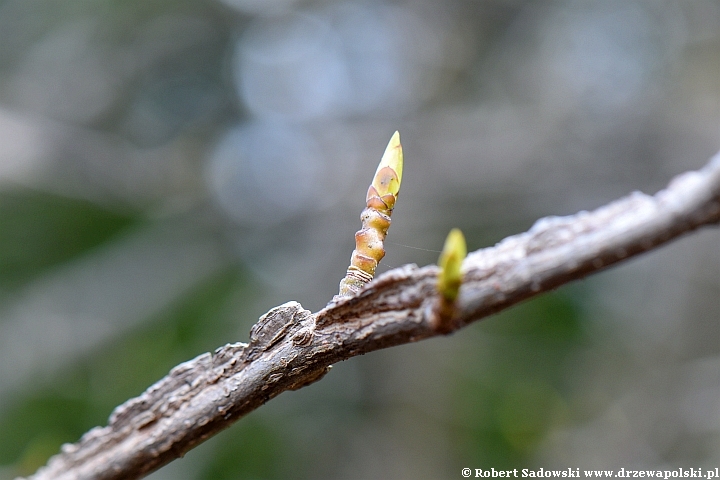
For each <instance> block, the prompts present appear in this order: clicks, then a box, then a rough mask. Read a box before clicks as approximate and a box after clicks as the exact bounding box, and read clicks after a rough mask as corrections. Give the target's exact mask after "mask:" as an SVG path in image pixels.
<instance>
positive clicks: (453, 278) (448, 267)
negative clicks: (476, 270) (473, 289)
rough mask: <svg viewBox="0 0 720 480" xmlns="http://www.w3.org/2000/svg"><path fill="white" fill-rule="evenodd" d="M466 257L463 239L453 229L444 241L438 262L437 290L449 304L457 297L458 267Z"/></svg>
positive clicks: (457, 230)
mask: <svg viewBox="0 0 720 480" xmlns="http://www.w3.org/2000/svg"><path fill="white" fill-rule="evenodd" d="M466 256H467V246H466V245H465V237H464V236H463V234H462V232H461V231H460V229H458V228H453V229H452V230H450V233H449V234H448V236H447V238H446V239H445V246H444V247H443V250H442V253H441V254H440V260H438V265H439V266H440V275H439V276H438V283H437V288H438V291H439V292H440V294H441V295H442V296H443V298H444V299H445V300H447V301H449V302H453V301H455V299H456V298H457V296H458V292H459V290H460V284H461V283H462V272H461V271H460V267H462V262H463V260H464V259H465V257H466Z"/></svg>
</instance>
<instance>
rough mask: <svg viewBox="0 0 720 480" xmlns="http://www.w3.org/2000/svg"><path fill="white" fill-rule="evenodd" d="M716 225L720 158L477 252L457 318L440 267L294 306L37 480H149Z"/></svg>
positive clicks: (276, 312) (130, 410)
mask: <svg viewBox="0 0 720 480" xmlns="http://www.w3.org/2000/svg"><path fill="white" fill-rule="evenodd" d="M718 222H720V154H718V155H716V156H715V157H714V158H713V159H711V160H710V162H709V163H708V164H707V165H706V166H705V167H704V168H702V169H701V170H699V171H694V172H687V173H684V174H682V175H680V176H678V177H676V178H675V179H674V180H673V181H672V182H671V183H670V184H669V185H668V187H667V188H666V189H664V190H662V191H660V192H658V193H657V194H656V195H654V196H648V195H644V194H642V193H639V192H635V193H633V194H631V195H629V196H627V197H625V198H622V199H620V200H617V201H614V202H612V203H610V204H608V205H606V206H604V207H601V208H599V209H597V210H595V211H592V212H580V213H577V214H575V215H572V216H567V217H548V218H543V219H540V220H538V221H537V222H536V223H535V225H534V226H533V227H532V228H531V229H530V230H529V231H527V232H525V233H522V234H519V235H515V236H512V237H508V238H506V239H505V240H503V241H502V242H500V243H499V244H497V245H496V246H494V247H490V248H485V249H481V250H477V251H475V252H473V253H471V254H470V255H469V256H468V257H467V258H466V259H465V261H464V263H463V272H464V278H463V284H462V287H461V290H460V295H459V297H458V299H457V300H456V302H455V304H454V311H453V312H452V315H451V317H450V318H442V319H440V318H438V314H437V312H438V308H437V307H438V302H439V300H438V295H437V292H436V287H435V285H436V278H437V274H438V267H436V266H427V267H423V268H418V267H417V266H414V265H408V266H404V267H401V268H398V269H395V270H391V271H389V272H387V273H385V274H384V275H381V276H379V277H378V278H377V279H375V280H374V281H372V282H370V283H369V284H368V285H366V286H365V287H364V288H363V289H362V290H361V291H360V292H359V293H358V294H357V295H356V296H353V297H351V298H342V299H341V298H337V297H336V299H334V300H333V301H332V302H331V303H330V304H328V306H327V307H326V308H324V309H323V310H321V311H319V312H317V313H314V314H313V313H311V312H309V311H308V310H305V309H303V308H302V306H301V305H300V304H299V303H297V302H288V303H286V304H284V305H280V306H278V307H275V308H273V309H272V310H270V311H269V312H268V313H266V314H265V315H263V316H262V317H261V318H260V320H259V321H258V323H256V324H255V325H254V326H253V328H252V330H251V332H250V341H249V343H247V344H245V343H235V344H229V345H225V346H223V347H220V348H218V349H217V350H216V351H215V352H214V353H213V354H210V353H205V354H202V355H200V356H198V357H196V358H194V359H193V360H190V361H188V362H185V363H183V364H180V365H178V366H176V367H175V368H173V369H172V370H171V371H170V373H169V374H168V375H167V376H166V377H165V378H163V379H161V380H160V381H158V382H157V383H155V384H154V385H152V386H151V387H150V388H148V389H147V390H146V391H145V392H144V393H143V394H142V395H140V396H139V397H137V398H133V399H130V400H128V401H127V402H125V403H124V404H122V405H120V406H118V407H117V408H116V409H115V411H114V412H113V413H112V415H111V416H110V419H109V422H108V425H107V426H105V427H96V428H94V429H92V430H90V431H89V432H87V433H86V434H85V435H83V437H82V438H81V439H80V440H79V441H78V442H77V443H75V444H66V445H64V446H63V447H62V450H61V452H60V453H59V454H58V455H55V456H54V457H52V458H51V459H50V460H49V461H48V464H47V465H46V466H45V467H42V468H41V469H40V470H38V471H37V472H36V473H35V474H34V475H33V476H31V477H29V478H32V479H34V480H45V479H55V480H70V479H97V480H99V479H121V478H122V479H132V478H140V477H142V476H143V475H146V474H147V473H149V472H151V471H153V470H155V469H157V468H159V467H160V466H162V465H164V464H166V463H168V462H170V461H172V460H173V459H175V458H178V457H180V456H182V455H183V454H184V453H185V452H187V451H188V450H190V449H191V448H193V447H194V446H195V445H197V444H199V443H201V442H203V441H204V440H206V439H207V438H209V437H211V436H212V435H214V434H216V433H217V432H219V431H220V430H222V429H224V428H227V427H228V426H230V425H231V424H232V423H233V422H235V421H237V420H238V419H239V418H241V417H242V416H243V415H245V414H247V413H248V412H250V411H252V410H254V409H255V408H257V407H259V406H260V405H262V404H263V403H265V402H267V401H268V400H270V399H271V398H273V397H275V396H277V395H278V394H280V393H282V392H283V391H285V390H291V389H298V388H301V387H303V386H305V385H308V384H310V383H312V382H314V381H317V380H319V379H320V378H322V376H323V375H324V374H325V373H326V372H327V370H328V368H329V367H330V366H331V365H332V364H334V363H337V362H339V361H341V360H345V359H348V358H350V357H353V356H355V355H359V354H362V353H366V352H370V351H373V350H378V349H381V348H386V347H391V346H393V345H399V344H403V343H408V342H414V341H418V340H422V339H425V338H429V337H433V336H436V335H440V334H443V333H449V332H452V331H455V330H457V329H459V328H462V327H464V326H465V325H468V324H469V323H471V322H474V321H477V320H479V319H481V318H483V317H486V316H488V315H491V314H493V313H496V312H498V311H500V310H502V309H504V308H507V307H509V306H511V305H513V304H516V303H518V302H520V301H522V300H525V299H527V298H529V297H532V296H534V295H537V294H539V293H541V292H544V291H547V290H551V289H553V288H556V287H558V286H560V285H562V284H565V283H567V282H570V281H572V280H575V279H579V278H582V277H584V276H586V275H588V274H590V273H593V272H596V271H599V270H602V269H604V268H607V267H608V266H610V265H613V264H615V263H618V262H620V261H623V260H626V259H628V258H631V257H633V256H635V255H638V254H640V253H642V252H645V251H648V250H651V249H653V248H656V247H658V246H659V245H662V244H664V243H666V242H668V241H670V240H672V239H674V238H676V237H678V236H680V235H682V234H685V233H688V232H691V231H693V230H695V229H697V228H699V227H702V226H704V225H711V224H717V223H718Z"/></svg>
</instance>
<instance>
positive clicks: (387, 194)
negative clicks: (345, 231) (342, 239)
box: [339, 132, 403, 297]
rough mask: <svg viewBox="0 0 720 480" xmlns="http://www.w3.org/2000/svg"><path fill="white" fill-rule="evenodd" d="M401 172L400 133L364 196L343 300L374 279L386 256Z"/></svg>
mask: <svg viewBox="0 0 720 480" xmlns="http://www.w3.org/2000/svg"><path fill="white" fill-rule="evenodd" d="M402 173H403V152H402V145H401V144H400V134H399V133H398V132H395V134H394V135H393V136H392V138H391V139H390V143H388V146H387V148H385V153H384V154H383V156H382V159H381V160H380V165H378V168H377V171H376V172H375V176H374V177H373V180H372V183H371V184H370V188H369V189H368V192H367V196H366V197H365V202H366V208H365V209H364V210H363V211H362V214H361V215H360V219H361V221H362V228H361V229H360V230H359V231H358V232H357V233H356V234H355V250H353V253H352V257H351V258H350V266H349V267H348V270H347V274H346V275H345V278H343V279H342V281H341V282H340V294H339V296H340V297H349V296H351V295H354V294H355V293H356V292H358V291H359V290H360V288H362V286H363V285H365V284H366V283H367V282H369V281H370V280H372V279H373V277H374V276H375V269H376V268H377V265H378V263H379V262H380V260H382V258H383V257H384V256H385V249H384V247H383V242H384V241H385V236H386V235H387V231H388V228H390V215H391V214H392V211H393V208H394V207H395V202H396V201H397V196H398V193H399V192H400V182H401V181H402Z"/></svg>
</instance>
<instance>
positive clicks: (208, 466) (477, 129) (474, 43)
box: [0, 0, 720, 480]
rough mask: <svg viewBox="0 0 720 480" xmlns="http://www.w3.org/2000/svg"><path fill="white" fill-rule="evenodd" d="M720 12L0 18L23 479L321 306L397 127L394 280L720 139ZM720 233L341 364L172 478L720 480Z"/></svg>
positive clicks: (668, 7)
mask: <svg viewBox="0 0 720 480" xmlns="http://www.w3.org/2000/svg"><path fill="white" fill-rule="evenodd" d="M718 25H720V3H718V2H717V1H715V0H697V1H694V2H655V1H652V0H630V1H627V0H618V1H607V0H598V1H587V2H573V1H569V0H568V1H556V2H531V1H514V2H507V1H483V2H478V1H473V0H449V1H443V2H435V1H430V0H418V1H413V2H402V1H398V2H394V1H382V0H381V1H365V0H354V1H338V2H326V1H322V0H319V1H307V2H298V1H295V0H263V1H254V0H214V1H202V2H201V1H194V0H181V1H177V0H174V1H157V0H156V1H122V2H118V1H111V0H95V1H92V2H89V1H65V2H52V1H50V0H4V1H0V432H2V435H0V479H5V478H13V477H14V476H15V475H17V474H22V473H28V472H31V471H33V470H35V469H36V468H37V467H38V466H39V465H41V464H43V463H44V462H45V461H46V460H47V458H48V456H49V455H51V454H52V453H54V452H57V451H58V448H59V445H60V444H61V443H62V442H73V441H76V440H77V439H78V438H79V436H80V435H81V434H82V433H83V432H85V431H86V430H88V429H89V428H91V427H93V426H95V425H104V424H105V423H106V421H107V417H108V415H109V414H110V413H111V411H112V409H113V408H114V407H115V406H116V405H118V404H119V403H121V402H123V401H125V400H127V399H128V398H130V397H132V396H134V395H137V394H139V393H141V392H142V391H143V389H145V388H147V387H148V386H149V385H151V384H152V383H153V382H154V381H156V380H158V379H159V378H161V377H162V376H163V375H165V374H166V373H167V372H168V371H169V369H170V368H172V367H173V366H174V365H176V364H178V363H180V362H182V361H185V360H189V359H191V358H193V357H194V356H196V355H198V354H201V353H203V352H206V351H212V350H213V349H215V348H217V347H218V346H220V345H222V344H224V343H228V342H235V341H245V340H247V337H248V331H249V329H250V326H251V325H252V323H254V321H255V320H256V319H257V318H258V317H259V316H260V315H261V314H262V313H264V312H265V311H267V310H268V309H270V308H272V307H273V306H276V305H278V304H281V303H283V302H286V301H289V300H298V301H300V302H301V303H302V304H303V305H304V306H305V307H306V308H310V309H312V310H317V309H319V308H321V307H322V306H323V305H324V304H325V303H326V302H327V301H328V300H329V299H330V298H332V295H333V293H334V292H335V289H336V286H337V282H338V281H339V280H340V279H341V278H342V276H343V274H344V272H345V268H346V267H347V258H348V255H349V254H350V252H351V251H352V249H353V233H354V232H355V231H356V230H357V229H358V228H359V226H360V220H359V214H360V211H361V210H362V208H363V205H364V198H365V193H366V189H367V180H368V178H370V176H371V175H372V172H373V171H374V169H375V167H376V165H377V162H378V160H379V156H380V153H381V152H382V148H383V146H384V144H385V142H386V141H387V138H388V136H389V135H390V134H391V133H392V132H393V131H395V130H399V131H400V132H401V134H402V138H403V147H404V153H405V168H404V171H403V193H402V195H401V196H400V198H399V201H398V203H397V205H396V208H395V211H394V213H393V227H392V229H391V231H390V232H389V236H388V238H387V240H386V243H385V249H386V251H387V255H386V257H385V258H384V259H383V261H382V262H381V263H380V266H379V267H378V272H377V273H378V274H382V272H384V271H386V270H387V269H388V268H390V267H396V266H399V265H402V264H404V263H409V262H414V263H417V264H420V265H424V264H430V263H434V262H435V261H436V259H437V256H438V253H439V252H438V250H439V249H440V248H441V246H442V242H443V239H444V236H445V234H446V233H447V231H448V230H449V229H450V228H452V227H459V228H461V229H462V231H463V232H464V233H465V234H466V239H467V243H468V248H469V250H470V251H472V250H475V249H477V248H481V247H484V246H487V245H492V244H493V243H495V242H497V241H499V240H500V239H502V238H503V237H504V236H506V235H510V234H513V233H517V232H519V231H523V230H525V229H527V228H528V227H529V226H530V225H532V223H533V222H534V221H535V220H536V219H537V218H538V217H541V216H545V215H563V214H568V213H574V212H576V211H579V210H582V209H591V208H595V207H598V206H600V205H602V204H604V203H606V202H608V201H610V200H612V199H614V198H617V197H618V196H621V195H625V194H627V193H628V192H630V191H632V190H636V189H639V190H643V191H646V192H653V191H654V190H656V189H658V188H660V187H662V186H663V185H664V184H665V183H666V182H667V181H668V179H669V178H671V177H672V176H673V175H675V174H677V173H679V172H681V171H684V170H687V169H692V168H697V167H700V166H701V165H702V164H703V163H704V162H705V161H706V159H707V158H708V157H709V156H710V155H711V154H713V153H714V152H715V151H717V149H718V148H719V145H720V130H718V125H720V83H719V82H718V78H720V28H718ZM717 245H718V232H716V231H708V232H700V233H698V234H695V235H693V236H692V237H690V238H687V239H683V240H680V241H679V242H677V243H675V244H673V245H672V246H669V247H665V248H663V249H661V250H659V251H657V252H653V253H652V254H649V255H647V256H646V257H644V258H642V259H640V260H635V261H632V262H630V263H629V264H628V265H625V266H622V267H619V268H617V269H614V270H612V271H610V272H607V273H603V274H601V275H598V276H595V277H593V278H592V279H589V280H586V281H584V282H581V283H579V284H576V285H574V286H571V287H569V288H567V287H566V288H563V289H561V290H560V291H558V292H556V293H553V294H550V295H545V296H543V297H541V298H538V299H535V300H532V301H530V302H527V303H525V304H523V305H520V306H518V307H516V308H513V309H511V310H509V311H508V312H505V313H502V314H500V315H498V316H496V317H493V318H491V319H488V320H486V321H484V322H481V323H480V324H478V325H474V326H472V327H470V328H468V329H466V330H464V331H462V332H459V333H457V334H455V335H453V336H452V337H449V338H438V339H433V340H431V341H428V342H420V343H418V344H413V345H407V346H402V347H398V348H393V349H389V350H387V351H382V352H375V353H373V354H372V355H367V356H363V357H361V358H355V359H352V360H350V361H348V362H344V363H342V364H340V365H336V366H335V367H334V368H333V370H332V371H331V373H330V374H329V375H328V376H326V377H325V378H324V379H323V381H322V382H318V383H316V384H314V385H312V386H310V387H308V388H306V389H303V390H300V391H298V392H292V393H286V394H283V395H281V396H280V397H279V398H276V399H273V401H271V402H269V403H268V404H267V405H265V406H264V407H263V408H261V409H259V410H258V411H256V412H253V413H252V414H251V415H250V416H249V417H248V418H246V419H244V420H242V421H241V422H240V423H239V424H238V425H236V426H234V427H232V428H230V429H229V430H228V431H226V432H223V433H221V434H220V435H218V436H217V437H215V438H213V439H211V440H209V441H208V442H207V443H206V444H204V445H201V446H200V447H198V448H197V449H195V450H193V451H192V452H190V453H189V454H188V455H187V457H186V458H185V459H183V460H180V461H178V462H173V463H172V464H170V465H168V466H167V467H165V468H163V469H161V470H159V471H158V472H156V473H154V474H153V475H152V477H151V478H155V479H161V478H172V479H174V480H183V479H223V478H228V479H229V478H263V479H272V478H313V479H322V478H333V479H335V478H412V479H422V478H432V479H435V478H458V476H459V475H460V470H461V468H463V467H469V468H490V467H495V468H496V469H499V468H525V467H528V468H532V467H540V466H543V467H551V466H559V467H572V468H581V469H583V468H588V469H612V468H619V467H621V466H624V467H626V468H630V467H635V466H647V467H658V468H661V467H662V468H663V469H665V468H667V467H676V466H683V467H688V466H692V467H703V468H707V467H716V466H717V465H718V463H720V456H718V450H717V448H716V447H717V444H718V440H719V439H720V420H719V418H720V417H719V416H718V413H717V412H718V411H719V410H718V409H719V408H720V403H718V402H720V400H718V399H720V393H718V392H719V391H720V322H718V321H717V316H718V312H720V295H718V291H720V256H719V255H718V252H719V250H718V249H717Z"/></svg>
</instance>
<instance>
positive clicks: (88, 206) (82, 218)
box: [0, 190, 133, 289]
mask: <svg viewBox="0 0 720 480" xmlns="http://www.w3.org/2000/svg"><path fill="white" fill-rule="evenodd" d="M132 222H133V218H132V216H130V215H123V214H118V213H115V212H112V211H108V210H107V209H103V208H100V207H99V206H97V205H94V204H92V203H90V202H88V201H84V200H75V199H72V198H68V197H62V196H58V195H50V194H47V193H44V192H34V191H23V190H20V191H5V192H2V193H0V225H2V230H0V286H2V288H4V289H9V288H13V287H18V286H20V285H23V284H25V283H27V282H28V281H30V280H31V279H32V278H33V277H35V276H37V275H38V274H41V273H42V272H43V271H44V270H46V269H48V268H51V267H53V266H55V265H57V264H60V263H62V262H64V261H67V260H68V259H71V258H72V257H73V256H75V255H80V254H82V253H83V252H85V251H86V250H89V249H91V248H93V247H96V246H98V245H100V244H102V243H103V242H105V241H108V240H111V239H112V237H113V236H114V235H116V234H118V232H120V231H122V229H124V228H127V227H128V226H129V225H131V224H132Z"/></svg>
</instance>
